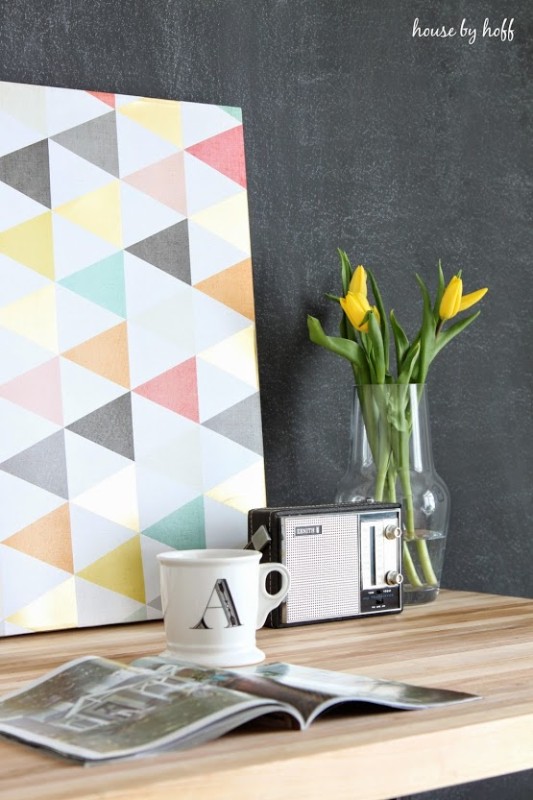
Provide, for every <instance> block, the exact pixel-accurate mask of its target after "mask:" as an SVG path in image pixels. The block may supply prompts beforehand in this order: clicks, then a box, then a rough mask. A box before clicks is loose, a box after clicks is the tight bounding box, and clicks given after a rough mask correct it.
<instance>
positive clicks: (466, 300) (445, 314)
mask: <svg viewBox="0 0 533 800" xmlns="http://www.w3.org/2000/svg"><path fill="white" fill-rule="evenodd" d="M487 291H488V289H478V290H477V291H475V292H470V294H465V295H463V281H462V280H461V278H460V277H459V275H454V276H453V278H452V279H451V281H450V282H449V284H448V286H447V287H446V289H445V290H444V294H443V295H442V300H441V301H440V306H439V317H440V318H441V320H443V321H445V320H447V319H451V318H452V317H455V315H456V314H459V312H460V311H465V310H466V309H467V308H470V307H471V306H473V305H474V304H475V303H478V302H479V301H480V300H481V298H482V297H484V296H485V295H486V293H487Z"/></svg>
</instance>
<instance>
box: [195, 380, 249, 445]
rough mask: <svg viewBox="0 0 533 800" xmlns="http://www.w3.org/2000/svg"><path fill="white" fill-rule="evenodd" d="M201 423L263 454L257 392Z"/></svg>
mask: <svg viewBox="0 0 533 800" xmlns="http://www.w3.org/2000/svg"><path fill="white" fill-rule="evenodd" d="M203 425H204V426H205V427H206V428H210V430H212V431H215V433H220V434H221V436H225V437H226V438H227V439H231V440H232V441H233V442H237V444H240V445H242V447H246V448H248V450H252V451H253V452H254V453H258V454H259V455H263V433H262V429H261V407H260V404H259V392H256V394H253V395H252V396H251V397H247V398H246V399H245V400H241V402H240V403H236V404H235V405H234V406H231V408H227V409H226V410H225V411H222V412H221V413H220V414H217V416H216V417H212V418H211V419H209V420H207V422H204V423H203Z"/></svg>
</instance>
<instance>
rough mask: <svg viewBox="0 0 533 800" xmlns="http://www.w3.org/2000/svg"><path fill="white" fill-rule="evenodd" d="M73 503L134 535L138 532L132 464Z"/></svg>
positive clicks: (79, 496)
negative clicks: (126, 529) (132, 532)
mask: <svg viewBox="0 0 533 800" xmlns="http://www.w3.org/2000/svg"><path fill="white" fill-rule="evenodd" d="M74 502H75V504H76V505H77V506H81V507H82V508H86V509H87V511H92V512H93V514H99V515H100V516H101V517H104V518H105V519H109V520H111V521H112V522H116V523H118V525H122V526H123V527H124V528H129V529H130V530H132V531H135V533H139V531H140V526H139V510H138V504H137V483H136V476H135V465H134V464H132V465H131V466H129V467H126V468H125V469H122V470H120V472H117V473H115V475H112V476H111V477H110V478H107V480H105V481H102V483H99V484H97V485H96V486H93V487H91V489H89V490H88V491H86V492H84V493H83V494H80V495H78V496H77V497H76V499H75V501H74Z"/></svg>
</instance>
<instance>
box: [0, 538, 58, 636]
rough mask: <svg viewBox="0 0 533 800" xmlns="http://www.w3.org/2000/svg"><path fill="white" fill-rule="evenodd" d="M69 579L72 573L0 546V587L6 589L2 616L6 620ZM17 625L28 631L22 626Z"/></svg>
mask: <svg viewBox="0 0 533 800" xmlns="http://www.w3.org/2000/svg"><path fill="white" fill-rule="evenodd" d="M21 576H24V580H21ZM69 577H71V576H70V575H69V573H68V572H64V571H63V570H62V569H58V568H57V567H54V566H52V565H51V564H47V563H46V562H45V561H40V560H39V559H38V558H34V557H33V556H29V555H26V553H21V552H20V551H19V550H16V549H15V548H13V547H6V546H5V545H3V544H0V585H2V587H3V589H4V604H3V612H4V614H5V616H6V618H9V617H11V616H12V615H14V614H15V613H17V612H18V611H19V610H20V609H22V608H25V607H26V606H28V605H30V604H31V603H33V602H34V601H36V600H37V599H38V598H40V597H41V596H43V595H45V594H47V592H49V591H51V590H52V589H54V588H56V587H57V586H60V585H61V584H62V583H64V582H65V581H66V580H68V579H69ZM16 624H19V625H21V626H22V627H29V626H26V625H24V624H22V623H21V622H19V623H16Z"/></svg>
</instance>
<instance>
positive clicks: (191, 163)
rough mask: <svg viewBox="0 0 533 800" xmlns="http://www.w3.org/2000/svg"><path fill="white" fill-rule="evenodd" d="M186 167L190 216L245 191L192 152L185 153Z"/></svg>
mask: <svg viewBox="0 0 533 800" xmlns="http://www.w3.org/2000/svg"><path fill="white" fill-rule="evenodd" d="M184 167H185V179H186V186H187V209H188V213H189V215H190V216H193V215H194V214H197V213H198V212H200V211H202V210H203V209H206V208H210V207H211V206H214V205H216V204H217V203H220V202H222V201H223V200H226V199H227V198H229V197H233V196H234V195H237V194H241V193H242V191H243V189H242V187H241V186H239V185H238V184H237V183H235V182H234V181H232V180H230V179H229V178H227V177H226V176H225V175H223V174H222V173H220V172H218V171H217V170H216V169H212V168H211V167H210V166H209V165H208V164H204V162H203V161H200V160H199V159H198V158H195V157H194V156H192V155H190V153H185V156H184Z"/></svg>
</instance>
